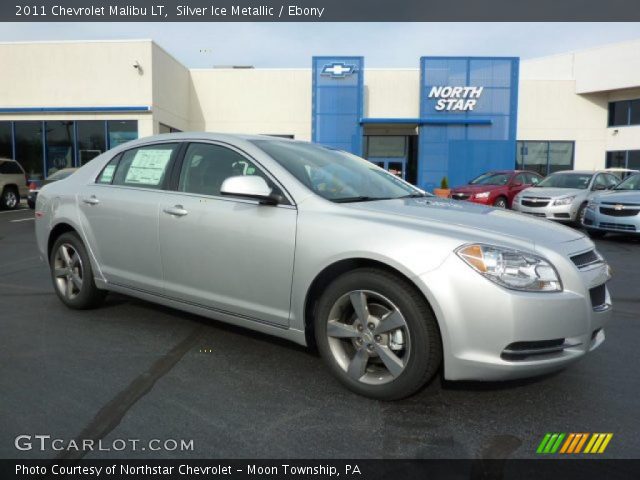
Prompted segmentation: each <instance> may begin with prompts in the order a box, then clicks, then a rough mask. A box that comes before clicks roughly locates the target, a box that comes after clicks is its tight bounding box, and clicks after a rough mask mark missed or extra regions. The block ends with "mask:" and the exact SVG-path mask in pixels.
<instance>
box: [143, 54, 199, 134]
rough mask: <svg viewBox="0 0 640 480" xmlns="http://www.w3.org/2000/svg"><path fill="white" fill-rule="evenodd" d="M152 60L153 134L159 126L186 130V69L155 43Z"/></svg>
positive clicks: (187, 108)
mask: <svg viewBox="0 0 640 480" xmlns="http://www.w3.org/2000/svg"><path fill="white" fill-rule="evenodd" d="M152 59H153V67H152V72H151V75H152V79H153V116H154V120H155V124H154V133H158V127H159V124H160V123H164V124H165V125H168V126H170V127H173V128H177V129H178V130H182V131H185V130H190V129H191V124H190V118H189V96H190V93H191V79H190V74H189V70H188V69H187V68H185V67H184V66H183V65H182V64H181V63H180V62H178V61H177V60H176V59H175V58H173V57H172V56H171V55H169V54H168V53H167V52H166V51H165V50H163V49H162V48H160V47H159V46H158V45H156V44H153V49H152Z"/></svg>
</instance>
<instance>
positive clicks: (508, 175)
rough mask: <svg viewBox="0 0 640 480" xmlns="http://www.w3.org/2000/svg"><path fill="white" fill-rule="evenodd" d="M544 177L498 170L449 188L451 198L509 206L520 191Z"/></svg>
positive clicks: (529, 173) (516, 171) (502, 206)
mask: <svg viewBox="0 0 640 480" xmlns="http://www.w3.org/2000/svg"><path fill="white" fill-rule="evenodd" d="M543 178H544V177H542V175H539V174H537V173H535V172H528V171H524V170H498V171H495V172H487V173H483V174H482V175H480V176H479V177H477V178H475V179H473V180H471V181H470V182H469V183H468V184H467V185H462V186H460V187H456V188H452V189H451V198H453V199H455V200H468V201H470V202H474V203H481V204H483V205H493V206H494V207H500V208H511V202H512V201H513V197H515V196H516V195H517V194H518V193H519V192H520V191H522V190H524V189H525V188H528V187H531V186H533V185H536V184H537V183H538V182H540V181H541V180H542V179H543Z"/></svg>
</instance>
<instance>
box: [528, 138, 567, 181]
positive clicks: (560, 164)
mask: <svg viewBox="0 0 640 480" xmlns="http://www.w3.org/2000/svg"><path fill="white" fill-rule="evenodd" d="M573 150H574V142H557V141H531V142H530V141H519V142H518V144H517V152H516V169H517V170H529V171H532V172H537V173H539V174H540V175H549V174H550V173H553V172H558V171H560V170H571V169H572V168H573Z"/></svg>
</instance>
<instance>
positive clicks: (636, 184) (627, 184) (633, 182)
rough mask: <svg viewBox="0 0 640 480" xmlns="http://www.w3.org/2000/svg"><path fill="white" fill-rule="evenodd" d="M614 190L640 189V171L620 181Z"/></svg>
mask: <svg viewBox="0 0 640 480" xmlns="http://www.w3.org/2000/svg"><path fill="white" fill-rule="evenodd" d="M614 190H640V173H637V174H635V175H631V176H630V177H627V179H626V180H624V181H623V182H621V183H619V184H618V185H617V186H616V187H615V188H614Z"/></svg>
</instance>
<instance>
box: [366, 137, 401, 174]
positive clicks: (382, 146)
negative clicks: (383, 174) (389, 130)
mask: <svg viewBox="0 0 640 480" xmlns="http://www.w3.org/2000/svg"><path fill="white" fill-rule="evenodd" d="M365 139H366V140H365V158H367V160H369V161H370V162H372V163H375V164H376V165H378V166H379V167H382V168H384V169H385V170H387V171H389V173H392V174H394V175H396V176H398V177H400V178H402V179H406V175H407V136H406V135H368V136H366V137H365Z"/></svg>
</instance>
